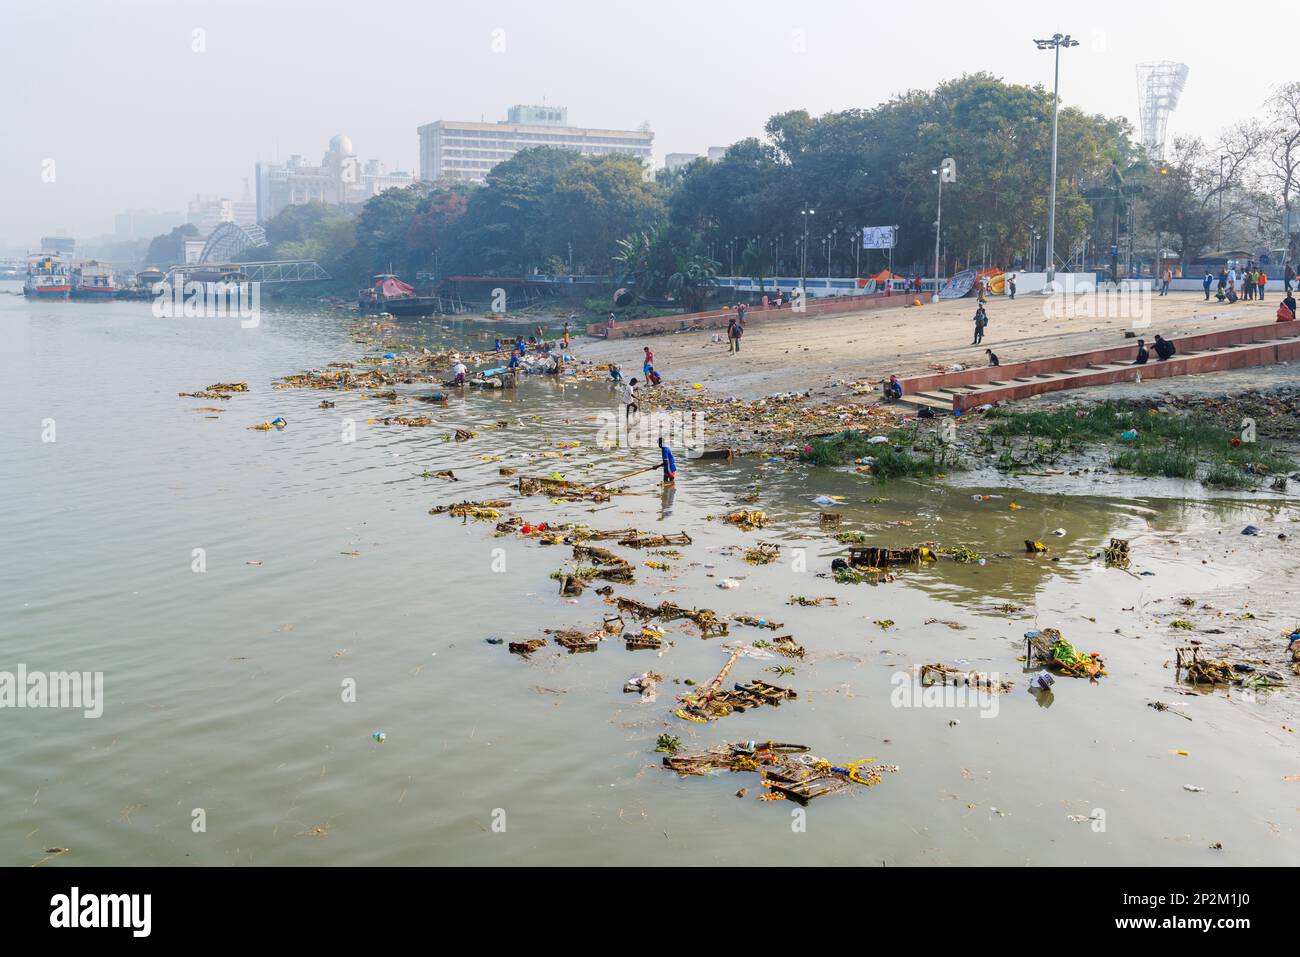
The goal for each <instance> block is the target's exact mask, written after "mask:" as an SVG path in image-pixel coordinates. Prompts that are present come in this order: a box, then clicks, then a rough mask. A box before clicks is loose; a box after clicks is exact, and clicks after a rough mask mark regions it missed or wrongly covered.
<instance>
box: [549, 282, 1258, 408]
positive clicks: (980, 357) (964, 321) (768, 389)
mask: <svg viewBox="0 0 1300 957" xmlns="http://www.w3.org/2000/svg"><path fill="white" fill-rule="evenodd" d="M1274 299H1275V297H1272V296H1270V298H1269V299H1267V300H1265V301H1264V302H1250V303H1244V302H1242V303H1237V304H1235V305H1233V306H1231V307H1225V306H1223V305H1221V304H1219V303H1217V302H1214V301H1213V300H1211V301H1210V302H1208V303H1207V302H1205V301H1204V298H1203V296H1202V295H1201V294H1199V293H1171V294H1170V295H1168V296H1164V297H1153V298H1152V299H1151V300H1150V302H1151V324H1150V326H1149V327H1142V328H1137V333H1138V335H1139V336H1142V337H1144V338H1147V339H1148V340H1150V338H1151V337H1152V336H1153V335H1154V334H1155V333H1157V332H1160V333H1162V334H1164V335H1167V336H1168V335H1175V336H1177V335H1191V334H1195V333H1199V332H1208V331H1211V330H1213V329H1218V328H1224V327H1226V326H1229V325H1241V324H1247V323H1250V324H1255V323H1264V322H1269V321H1271V320H1272V319H1273V314H1274V311H1275V309H1276V302H1275V301H1274ZM974 311H975V302H974V300H972V299H961V300H955V301H949V302H941V303H937V304H931V305H925V306H921V307H914V308H907V309H900V310H892V309H891V310H881V311H872V312H865V313H856V314H853V315H847V316H839V317H835V318H829V319H819V318H802V319H783V320H772V321H765V320H763V319H761V318H754V319H753V321H751V322H750V323H749V325H748V326H747V329H746V333H745V337H744V339H743V340H742V351H741V352H740V354H739V355H736V356H732V355H730V354H729V353H728V351H727V344H726V342H725V340H724V341H719V342H714V341H713V339H714V337H715V336H720V331H717V330H707V331H699V332H683V333H674V334H670V335H660V336H650V337H646V338H640V339H621V340H615V341H613V342H605V341H604V340H598V339H578V340H576V341H575V343H574V354H575V355H576V356H578V357H579V358H580V359H588V360H591V361H595V362H611V361H612V362H618V363H620V364H621V365H622V366H623V369H624V370H625V372H626V373H628V374H631V375H638V374H639V370H640V368H641V354H642V353H641V350H642V348H643V347H644V346H647V345H648V346H650V348H651V349H653V350H654V354H655V368H656V369H658V370H659V371H660V372H661V373H662V374H663V376H664V378H665V380H666V381H670V382H677V383H683V382H701V383H703V384H704V386H705V387H706V388H707V389H709V390H711V391H713V392H716V393H722V394H726V395H735V396H737V397H739V398H757V397H760V396H764V395H770V394H772V393H774V392H784V391H791V390H799V391H806V390H808V389H814V390H821V389H823V388H826V387H829V386H831V385H832V384H833V383H835V382H840V381H852V380H855V379H861V378H865V377H868V376H869V377H872V378H879V377H882V376H885V375H888V374H890V373H897V374H899V375H914V374H917V373H920V372H924V371H927V370H928V369H929V368H930V366H931V364H932V363H942V364H944V365H949V364H952V363H954V362H959V363H963V364H966V365H982V364H984V362H985V361H986V357H985V355H984V349H985V347H988V348H992V349H993V350H994V352H996V353H997V354H998V357H999V358H1000V359H1001V360H1002V361H1003V362H1010V361H1016V360H1021V359H1031V358H1035V357H1038V356H1045V355H1056V354H1061V353H1067V352H1074V351H1083V350H1085V349H1092V348H1098V347H1102V346H1110V345H1115V344H1122V343H1123V342H1125V341H1126V340H1125V339H1124V332H1125V330H1129V329H1134V328H1135V322H1134V320H1133V319H1132V318H1131V317H1128V316H1117V317H1112V318H1107V317H1092V316H1082V315H1080V316H1075V317H1073V318H1060V317H1051V316H1049V315H1048V314H1047V312H1046V307H1045V302H1044V300H1043V299H1042V298H1041V297H1038V296H1026V297H1021V298H1018V299H1016V300H1015V301H1014V302H1012V301H1009V300H1005V299H993V300H992V301H990V303H989V305H988V313H989V319H990V322H989V327H988V329H987V330H986V333H985V338H984V345H981V346H978V347H975V346H971V345H970V340H971V334H972V331H973V326H972V322H971V317H972V315H973V314H974ZM758 315H759V314H758V313H751V317H757V316H758ZM1198 378H1202V377H1198Z"/></svg>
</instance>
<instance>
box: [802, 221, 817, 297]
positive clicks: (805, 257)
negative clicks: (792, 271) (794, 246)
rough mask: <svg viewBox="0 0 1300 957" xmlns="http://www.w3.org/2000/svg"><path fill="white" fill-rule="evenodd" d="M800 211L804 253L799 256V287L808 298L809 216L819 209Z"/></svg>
mask: <svg viewBox="0 0 1300 957" xmlns="http://www.w3.org/2000/svg"><path fill="white" fill-rule="evenodd" d="M799 212H800V215H802V216H803V249H802V255H801V256H800V258H799V288H800V289H801V290H803V295H804V298H805V299H807V294H808V217H809V216H815V215H817V210H815V209H812V208H811V207H810V208H808V209H803V210H800V211H799Z"/></svg>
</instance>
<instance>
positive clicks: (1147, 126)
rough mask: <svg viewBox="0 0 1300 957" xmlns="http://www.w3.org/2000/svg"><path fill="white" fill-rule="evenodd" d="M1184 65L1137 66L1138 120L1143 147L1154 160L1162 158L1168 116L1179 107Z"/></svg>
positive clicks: (1170, 63) (1155, 64)
mask: <svg viewBox="0 0 1300 957" xmlns="http://www.w3.org/2000/svg"><path fill="white" fill-rule="evenodd" d="M1187 72H1188V69H1187V64H1186V63H1174V62H1172V61H1171V60H1160V61H1158V62H1154V63H1139V64H1138V65H1137V84H1138V121H1139V125H1140V126H1141V130H1142V147H1143V149H1145V150H1146V153H1147V156H1149V157H1150V158H1151V159H1152V160H1154V161H1157V162H1158V161H1160V160H1163V159H1164V158H1165V134H1166V131H1167V130H1168V128H1169V114H1170V113H1172V112H1173V111H1174V110H1175V109H1177V108H1178V98H1179V97H1180V96H1182V93H1183V86H1184V84H1186V83H1187Z"/></svg>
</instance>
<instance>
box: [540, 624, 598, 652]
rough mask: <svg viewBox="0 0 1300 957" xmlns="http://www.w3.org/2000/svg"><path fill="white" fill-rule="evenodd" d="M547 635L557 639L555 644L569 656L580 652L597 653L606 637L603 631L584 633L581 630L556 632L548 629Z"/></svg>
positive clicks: (565, 629)
mask: <svg viewBox="0 0 1300 957" xmlns="http://www.w3.org/2000/svg"><path fill="white" fill-rule="evenodd" d="M546 633H547V634H548V635H551V636H552V637H553V638H554V639H555V643H556V644H557V645H559V646H560V647H561V648H564V649H565V650H566V651H568V652H569V654H577V653H578V652H580V651H595V650H596V649H597V648H599V647H600V640H601V639H602V638H603V637H604V636H605V633H604V630H603V629H597V630H595V631H582V630H581V629H579V628H560V629H557V630H556V631H551V630H550V629H547V631H546Z"/></svg>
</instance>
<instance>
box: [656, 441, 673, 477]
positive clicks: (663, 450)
mask: <svg viewBox="0 0 1300 957" xmlns="http://www.w3.org/2000/svg"><path fill="white" fill-rule="evenodd" d="M659 452H660V454H661V455H662V456H663V464H664V484H665V485H672V484H674V483H675V482H676V481H677V461H676V459H674V458H673V450H672V449H670V448H669V447H668V446H667V445H665V444H664V438H663V436H662V435H661V436H659Z"/></svg>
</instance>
